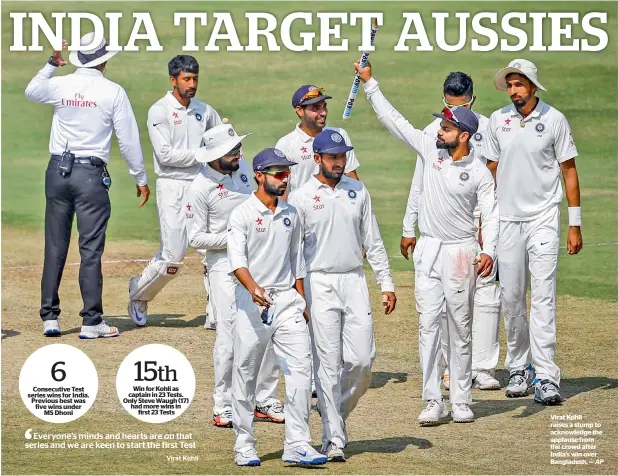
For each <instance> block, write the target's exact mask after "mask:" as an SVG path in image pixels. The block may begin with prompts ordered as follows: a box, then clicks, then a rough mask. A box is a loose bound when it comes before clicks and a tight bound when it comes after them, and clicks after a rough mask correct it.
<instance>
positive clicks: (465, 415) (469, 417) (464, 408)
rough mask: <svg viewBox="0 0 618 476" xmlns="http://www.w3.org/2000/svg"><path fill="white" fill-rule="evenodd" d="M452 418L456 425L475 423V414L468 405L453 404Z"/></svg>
mask: <svg viewBox="0 0 618 476" xmlns="http://www.w3.org/2000/svg"><path fill="white" fill-rule="evenodd" d="M451 416H452V417H453V421H454V422H455V423H471V422H473V421H474V413H473V412H472V410H470V405H468V404H467V403H453V405H452V407H451Z"/></svg>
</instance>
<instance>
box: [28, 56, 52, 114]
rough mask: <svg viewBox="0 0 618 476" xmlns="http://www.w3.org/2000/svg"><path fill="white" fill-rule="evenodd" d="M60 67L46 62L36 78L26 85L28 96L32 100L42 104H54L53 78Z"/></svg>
mask: <svg viewBox="0 0 618 476" xmlns="http://www.w3.org/2000/svg"><path fill="white" fill-rule="evenodd" d="M57 69H58V68H57V67H55V66H52V65H51V64H49V63H46V64H45V66H43V67H42V68H41V69H40V70H39V72H38V73H37V74H36V76H35V77H34V78H32V80H31V81H30V82H29V83H28V86H26V97H27V98H28V99H29V100H30V101H34V102H39V103H41V104H53V103H54V102H55V99H54V95H53V91H54V86H53V84H52V81H51V78H52V76H53V75H54V73H55V72H56V70H57Z"/></svg>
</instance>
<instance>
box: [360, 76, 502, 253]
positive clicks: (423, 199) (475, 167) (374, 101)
mask: <svg viewBox="0 0 618 476" xmlns="http://www.w3.org/2000/svg"><path fill="white" fill-rule="evenodd" d="M365 92H366V93H367V98H368V99H369V101H370V102H371V105H372V106H373V109H374V111H375V112H376V114H377V116H378V119H379V120H380V122H381V123H382V124H383V125H384V126H385V127H386V128H387V129H388V130H389V132H390V133H391V134H393V135H394V136H395V137H397V138H398V139H400V140H401V141H403V142H404V143H405V144H407V145H408V146H409V147H411V148H413V149H414V150H416V152H417V153H418V154H419V157H420V159H421V160H422V162H423V183H422V190H423V192H422V193H421V195H420V198H419V208H418V215H419V229H420V231H421V235H425V236H429V237H432V238H437V239H439V240H442V241H445V242H451V243H457V242H462V241H463V242H465V241H469V240H474V234H475V232H476V225H475V223H474V208H475V207H476V205H477V203H478V205H479V208H480V211H481V218H482V220H483V253H486V254H487V255H489V256H491V257H492V258H495V257H496V245H497V242H498V228H499V223H498V206H497V203H496V199H495V194H494V180H493V177H492V175H491V172H490V171H489V169H488V168H487V166H486V165H485V164H483V163H482V162H481V161H480V160H478V159H476V158H474V150H472V151H471V153H470V154H469V155H467V156H466V157H464V158H463V159H461V160H457V161H453V160H452V159H451V158H450V156H449V155H448V152H447V151H446V150H444V149H438V148H437V147H436V141H435V137H432V136H429V135H428V134H425V133H424V132H423V131H422V130H420V129H415V128H414V127H413V126H412V125H411V124H410V123H409V122H408V121H407V120H406V118H404V117H403V116H402V115H401V114H400V113H399V112H398V111H397V110H396V109H395V108H394V107H393V106H392V105H391V104H390V103H389V102H388V101H387V99H386V98H385V97H384V94H382V91H380V86H379V84H378V82H377V81H376V80H375V79H374V78H371V79H370V80H369V81H367V83H366V84H365Z"/></svg>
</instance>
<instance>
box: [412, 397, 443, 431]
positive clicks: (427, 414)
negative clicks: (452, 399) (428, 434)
mask: <svg viewBox="0 0 618 476" xmlns="http://www.w3.org/2000/svg"><path fill="white" fill-rule="evenodd" d="M447 416H448V410H447V409H446V405H445V404H444V402H443V401H442V400H429V401H428V402H427V405H426V406H425V409H424V410H423V411H422V412H421V414H420V415H419V416H418V422H419V423H420V424H421V426H431V425H437V424H438V423H439V422H440V420H441V419H442V418H446V417H447Z"/></svg>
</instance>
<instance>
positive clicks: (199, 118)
mask: <svg viewBox="0 0 618 476" xmlns="http://www.w3.org/2000/svg"><path fill="white" fill-rule="evenodd" d="M195 118H196V119H197V120H198V121H200V122H201V121H202V115H201V114H196V115H195Z"/></svg>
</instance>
